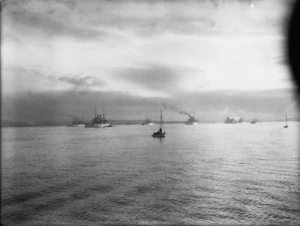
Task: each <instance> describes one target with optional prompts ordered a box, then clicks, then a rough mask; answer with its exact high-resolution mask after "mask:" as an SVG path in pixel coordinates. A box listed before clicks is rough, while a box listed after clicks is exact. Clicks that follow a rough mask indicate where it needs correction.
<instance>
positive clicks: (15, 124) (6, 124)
mask: <svg viewBox="0 0 300 226" xmlns="http://www.w3.org/2000/svg"><path fill="white" fill-rule="evenodd" d="M288 120H289V121H293V122H298V121H300V119H298V118H290V119H288ZM111 122H112V124H113V125H116V126H118V125H141V124H142V122H143V121H142V120H111ZM185 122H186V121H165V122H164V124H185ZM262 122H263V123H265V122H285V120H270V121H267V120H265V121H259V122H257V123H262ZM154 123H155V124H159V122H156V121H154ZM246 123H250V122H246ZM69 124H70V123H66V122H61V123H59V122H41V123H25V122H14V121H9V120H4V121H2V122H1V127H2V128H9V127H54V126H68V125H69ZM200 124H224V122H208V121H206V122H200ZM237 124H243V123H237Z"/></svg>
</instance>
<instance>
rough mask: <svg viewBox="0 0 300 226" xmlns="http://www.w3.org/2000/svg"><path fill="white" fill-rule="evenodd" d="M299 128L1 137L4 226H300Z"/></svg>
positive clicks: (27, 132)
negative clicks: (124, 225)
mask: <svg viewBox="0 0 300 226" xmlns="http://www.w3.org/2000/svg"><path fill="white" fill-rule="evenodd" d="M299 126H300V124H299V123H297V122H291V123H290V126H289V128H288V129H283V128H282V127H283V123H257V124H254V125H251V124H236V125H226V124H202V125H199V126H186V125H165V127H166V130H167V136H166V138H165V139H157V138H156V139H155V138H152V137H151V134H152V132H154V131H155V130H157V129H158V128H157V126H139V125H137V126H117V127H114V128H105V129H85V128H68V127H39V128H38V127H37V128H4V129H2V164H1V165H2V203H1V205H2V216H1V218H2V223H4V224H7V225H24V224H27V225H34V224H38V225H63V224H65V225H97V224H100V223H103V224H104V223H112V224H122V223H131V224H164V223H168V224H254V223H255V224H299V222H300V169H299V167H300V158H299V144H298V143H299Z"/></svg>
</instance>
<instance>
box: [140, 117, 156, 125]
mask: <svg viewBox="0 0 300 226" xmlns="http://www.w3.org/2000/svg"><path fill="white" fill-rule="evenodd" d="M153 125H154V122H152V121H151V119H149V118H148V117H146V120H145V121H144V122H142V126H153Z"/></svg>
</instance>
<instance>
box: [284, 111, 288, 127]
mask: <svg viewBox="0 0 300 226" xmlns="http://www.w3.org/2000/svg"><path fill="white" fill-rule="evenodd" d="M288 127H289V126H288V124H287V114H285V126H284V128H288Z"/></svg>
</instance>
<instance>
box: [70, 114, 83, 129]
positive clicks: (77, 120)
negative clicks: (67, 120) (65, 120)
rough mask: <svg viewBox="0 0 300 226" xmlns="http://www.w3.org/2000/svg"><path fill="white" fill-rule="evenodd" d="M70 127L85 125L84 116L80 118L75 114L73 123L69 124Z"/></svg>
mask: <svg viewBox="0 0 300 226" xmlns="http://www.w3.org/2000/svg"><path fill="white" fill-rule="evenodd" d="M68 127H84V121H83V117H82V119H81V120H80V119H79V118H78V117H76V116H73V122H72V124H70V125H68Z"/></svg>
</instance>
